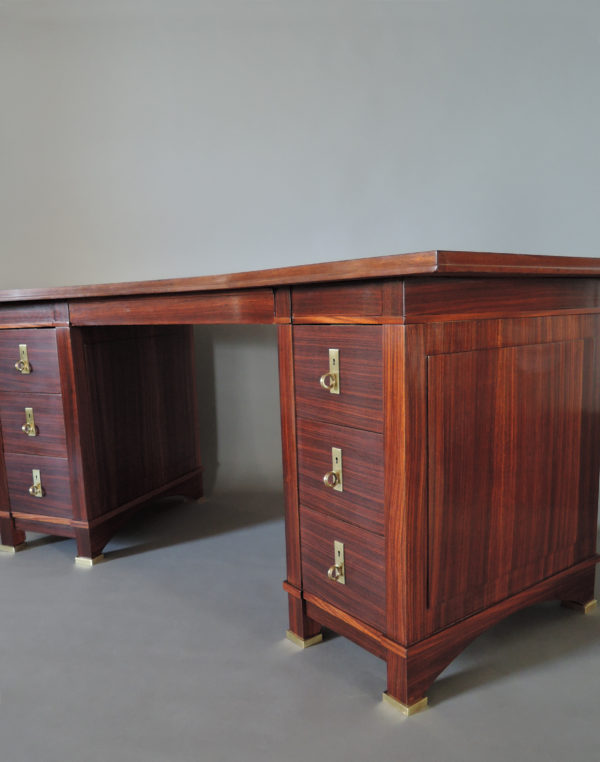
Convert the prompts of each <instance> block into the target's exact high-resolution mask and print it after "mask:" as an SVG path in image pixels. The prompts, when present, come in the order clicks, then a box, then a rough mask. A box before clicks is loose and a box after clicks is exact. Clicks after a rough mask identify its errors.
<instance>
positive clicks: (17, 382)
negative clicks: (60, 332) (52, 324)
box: [0, 328, 60, 394]
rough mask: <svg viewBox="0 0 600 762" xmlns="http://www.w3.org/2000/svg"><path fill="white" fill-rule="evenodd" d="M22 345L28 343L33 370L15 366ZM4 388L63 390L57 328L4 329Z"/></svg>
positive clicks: (0, 343) (0, 384) (0, 385)
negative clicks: (27, 372)
mask: <svg viewBox="0 0 600 762" xmlns="http://www.w3.org/2000/svg"><path fill="white" fill-rule="evenodd" d="M19 344H27V353H28V357H29V362H30V364H31V373H29V374H23V373H20V372H19V371H18V370H17V369H16V368H15V363H16V362H18V361H19ZM0 389H5V390H7V391H28V392H54V393H57V394H59V393H60V376H59V371H58V355H57V349H56V331H55V329H53V328H18V329H9V330H6V331H0Z"/></svg>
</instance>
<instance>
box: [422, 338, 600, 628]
mask: <svg viewBox="0 0 600 762" xmlns="http://www.w3.org/2000/svg"><path fill="white" fill-rule="evenodd" d="M591 349H592V347H591V341H589V342H588V347H587V349H586V346H585V341H584V340H574V341H569V342H550V343H546V344H533V345H528V346H520V347H505V348H502V349H480V350H476V351H474V352H460V353H454V354H443V355H436V356H432V357H429V359H428V367H427V370H428V376H427V378H428V381H427V388H428V431H429V439H428V442H429V516H428V526H429V533H428V547H429V561H428V570H429V596H428V598H429V606H430V607H431V608H432V609H435V610H436V612H437V616H436V620H437V621H436V624H435V629H439V628H440V627H443V626H444V625H447V624H450V623H451V622H453V621H456V620H458V619H463V618H464V617H465V616H467V615H468V614H470V613H472V612H473V611H477V610H480V609H482V608H485V607H486V606H489V605H491V604H492V603H496V602H497V601H500V600H502V599H503V598H507V597H508V596H509V595H512V594H513V593H516V592H518V591H520V590H523V589H524V588H526V587H529V586H530V585H532V584H534V583H535V582H536V581H537V580H539V579H544V578H545V577H549V576H551V575H552V574H554V573H556V572H558V571H560V570H562V569H566V568H568V567H569V566H572V565H573V564H575V563H577V562H578V561H581V560H583V559H585V558H586V557H587V556H589V550H588V548H587V547H586V546H587V544H588V541H589V537H587V536H585V535H584V536H581V535H580V526H579V501H580V494H579V477H580V469H581V446H582V431H581V427H582V419H583V412H584V411H583V409H582V394H583V386H584V372H585V371H584V368H585V367H589V353H590V351H591ZM448 506H451V507H452V510H451V511H449V510H448ZM583 528H586V529H587V527H581V529H583Z"/></svg>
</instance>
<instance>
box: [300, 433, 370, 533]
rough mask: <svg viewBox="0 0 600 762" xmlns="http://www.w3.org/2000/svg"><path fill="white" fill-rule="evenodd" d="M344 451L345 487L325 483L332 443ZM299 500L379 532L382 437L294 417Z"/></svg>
mask: <svg viewBox="0 0 600 762" xmlns="http://www.w3.org/2000/svg"><path fill="white" fill-rule="evenodd" d="M332 447H339V448H341V450H342V470H343V483H342V484H343V492H336V491H335V490H333V489H331V487H327V486H325V484H324V482H323V476H324V474H325V473H327V472H328V471H330V470H331V448H332ZM298 476H299V492H300V503H301V504H302V505H307V506H308V507H310V508H314V509H316V510H320V511H323V512H325V513H328V514H330V515H332V516H334V517H336V518H339V519H343V520H344V521H347V522H349V523H350V524H354V525H356V526H358V527H362V528H363V529H368V530H370V531H372V532H377V533H378V534H383V437H382V435H381V434H373V433H372V432H368V431H360V430H359V429H351V428H348V427H346V426H333V425H331V424H324V423H320V422H314V421H307V420H304V419H301V418H300V419H298Z"/></svg>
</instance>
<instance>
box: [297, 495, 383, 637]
mask: <svg viewBox="0 0 600 762" xmlns="http://www.w3.org/2000/svg"><path fill="white" fill-rule="evenodd" d="M300 523H301V542H302V584H303V587H304V590H305V591H306V592H307V593H312V594H314V595H316V596H317V597H318V598H320V599H322V600H324V601H328V602H329V603H332V604H333V605H334V606H338V607H339V608H341V609H343V610H344V611H347V612H348V613H349V614H351V615H353V616H355V617H356V618H357V619H360V620H361V621H363V622H366V623H367V624H370V625H371V626H373V627H375V628H376V629H379V630H383V628H384V626H385V573H384V570H385V553H384V541H383V538H382V537H380V536H379V535H376V534H374V533H373V532H366V531H364V530H362V529H358V528H357V527H355V526H352V525H351V524H347V523H346V522H345V521H339V520H338V519H334V518H332V517H331V516H325V515H323V514H320V513H317V512H316V511H313V510H312V509H310V508H306V507H305V506H301V508H300ZM334 540H338V541H340V542H343V543H344V554H345V569H346V584H344V585H342V584H340V583H339V582H335V581H333V580H331V579H329V577H328V576H327V571H328V569H329V568H330V567H331V566H332V565H333V563H334V551H333V543H334Z"/></svg>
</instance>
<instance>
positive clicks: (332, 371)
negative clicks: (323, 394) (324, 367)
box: [319, 349, 340, 394]
mask: <svg viewBox="0 0 600 762" xmlns="http://www.w3.org/2000/svg"><path fill="white" fill-rule="evenodd" d="M319 383H320V384H321V386H322V387H323V389H326V390H327V391H328V392H329V393H330V394H339V393H340V350H339V349H330V350H329V372H328V373H323V375H322V376H321V378H320V379H319Z"/></svg>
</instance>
